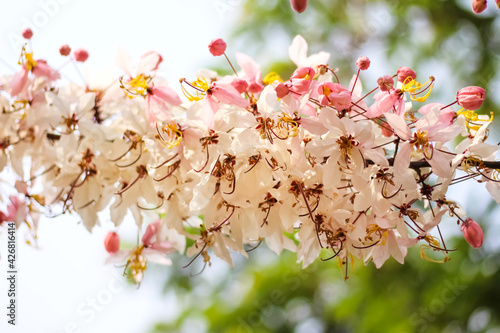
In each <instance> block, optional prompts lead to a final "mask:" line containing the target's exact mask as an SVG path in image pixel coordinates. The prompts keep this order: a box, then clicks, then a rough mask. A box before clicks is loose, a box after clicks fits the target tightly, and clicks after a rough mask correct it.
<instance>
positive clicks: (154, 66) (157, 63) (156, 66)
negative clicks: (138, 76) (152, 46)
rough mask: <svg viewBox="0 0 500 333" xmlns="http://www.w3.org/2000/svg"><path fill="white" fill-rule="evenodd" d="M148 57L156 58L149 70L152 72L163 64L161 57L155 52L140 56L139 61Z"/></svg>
mask: <svg viewBox="0 0 500 333" xmlns="http://www.w3.org/2000/svg"><path fill="white" fill-rule="evenodd" d="M148 56H156V59H157V61H156V63H155V64H154V65H153V68H151V70H152V71H155V70H157V69H158V66H160V64H161V63H162V62H163V57H162V56H161V54H159V53H158V52H156V51H149V52H146V53H144V54H143V55H142V57H141V59H144V58H145V57H148Z"/></svg>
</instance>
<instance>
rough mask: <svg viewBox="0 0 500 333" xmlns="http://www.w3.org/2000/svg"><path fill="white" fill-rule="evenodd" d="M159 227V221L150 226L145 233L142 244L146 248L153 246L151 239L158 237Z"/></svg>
mask: <svg viewBox="0 0 500 333" xmlns="http://www.w3.org/2000/svg"><path fill="white" fill-rule="evenodd" d="M159 227H160V221H159V220H158V221H156V222H153V223H151V224H149V225H148V226H147V228H146V232H144V235H143V236H142V244H144V245H145V246H151V244H153V242H152V241H151V239H152V238H153V237H155V236H156V234H157V233H158V229H159Z"/></svg>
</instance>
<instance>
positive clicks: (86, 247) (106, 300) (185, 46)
mask: <svg viewBox="0 0 500 333" xmlns="http://www.w3.org/2000/svg"><path fill="white" fill-rule="evenodd" d="M240 4H241V1H239V0H213V1H207V0H190V1H187V0H184V1H179V0H149V1H131V0H122V1H97V0H87V1H77V0H40V1H33V0H22V1H10V0H0V75H4V74H10V73H13V71H14V70H17V69H18V66H17V60H18V57H19V54H20V45H19V44H18V45H16V40H19V38H20V33H21V31H22V29H23V28H24V27H25V26H30V27H31V28H32V30H33V31H34V37H33V39H32V42H33V49H34V53H35V56H36V57H37V58H45V59H48V60H49V64H51V65H52V66H54V67H55V68H59V67H60V66H61V65H63V64H64V62H65V59H63V57H61V56H60V55H59V52H58V49H59V46H61V45H63V44H69V45H70V46H71V47H72V48H80V47H82V48H86V49H87V50H88V51H89V54H90V58H89V60H88V62H87V63H86V64H85V65H84V66H83V67H84V68H87V69H91V70H92V72H93V73H95V72H97V71H99V70H103V69H105V68H106V67H107V66H108V65H110V64H112V63H113V62H114V60H115V57H116V52H117V49H118V48H119V47H121V48H123V49H125V50H126V51H128V52H129V53H130V54H131V55H132V58H133V59H134V60H137V59H138V58H139V57H140V56H141V55H142V54H144V53H145V52H147V51H150V50H155V51H157V52H159V53H160V54H162V55H163V58H164V62H163V64H162V66H161V68H160V69H161V71H162V72H161V73H160V75H161V76H163V77H166V78H167V79H168V80H169V82H170V83H171V85H172V86H175V85H176V84H177V80H178V79H179V78H180V77H192V76H194V75H195V71H196V70H197V69H199V68H200V67H201V66H204V65H207V64H211V63H212V64H215V63H217V61H218V59H217V60H214V59H213V57H212V56H211V55H210V53H209V52H208V49H207V45H208V43H209V42H210V40H212V39H214V38H218V37H222V38H227V36H228V35H229V31H230V29H229V27H230V26H231V24H232V23H234V22H233V21H234V20H235V17H236V16H237V14H238V12H239V10H240V8H239V6H240ZM219 64H221V63H219ZM64 70H65V71H66V73H67V75H69V76H70V77H71V78H72V79H73V80H75V82H77V83H79V84H81V81H78V80H80V78H79V76H77V75H76V72H74V69H73V68H65V69H64ZM84 70H85V69H84ZM72 71H73V73H72ZM41 222H42V223H41V224H40V230H39V239H40V247H41V249H39V250H35V249H33V248H30V247H29V246H27V245H25V244H24V240H23V233H24V231H23V230H21V231H20V232H18V236H17V237H18V249H17V255H18V258H17V259H18V260H17V266H18V281H17V283H18V284H17V291H18V294H19V296H18V298H17V305H18V309H17V323H18V324H17V325H16V326H15V327H12V326H10V325H7V324H6V322H7V318H6V310H5V308H6V306H7V303H6V302H7V295H6V294H7V285H6V277H5V272H6V266H5V265H6V261H5V259H6V256H5V255H4V254H5V251H6V246H7V244H6V235H5V233H3V232H2V235H1V236H0V253H2V257H1V259H0V309H1V310H0V332H13V333H14V332H23V333H25V332H37V333H46V332H47V333H69V332H75V333H76V332H78V333H100V332H120V333H143V332H149V330H150V329H151V327H152V325H153V324H154V323H155V322H158V321H162V320H164V319H166V318H169V317H170V318H172V317H173V316H175V315H176V314H177V313H178V309H179V306H180V304H175V303H173V299H172V297H162V289H163V283H164V281H165V273H163V272H161V271H160V272H159V273H158V274H154V272H151V273H150V272H149V271H148V274H146V277H145V279H144V281H143V285H142V286H141V288H140V289H139V290H136V289H135V288H133V287H131V286H129V285H126V286H124V282H125V279H124V278H123V277H122V276H121V270H120V269H118V268H114V267H113V266H112V265H104V260H105V259H106V257H107V253H106V252H105V250H104V248H103V245H102V240H103V239H104V236H105V234H106V232H107V231H108V230H111V229H113V225H112V224H111V223H109V222H106V219H105V218H104V219H103V221H102V222H103V223H104V226H103V227H102V228H95V229H94V233H93V234H89V233H88V232H87V231H86V230H85V229H84V228H83V226H82V225H81V224H77V219H76V218H71V217H67V216H64V217H61V218H57V219H43V220H42V221H41ZM120 233H122V229H120ZM129 233H130V234H133V233H134V228H133V226H130V227H129ZM221 269H222V271H225V269H224V267H221ZM93 302H95V304H94V303H93ZM192 328H193V327H191V329H192Z"/></svg>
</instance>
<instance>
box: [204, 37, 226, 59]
mask: <svg viewBox="0 0 500 333" xmlns="http://www.w3.org/2000/svg"><path fill="white" fill-rule="evenodd" d="M226 47H227V45H226V42H224V40H222V39H221V38H218V39H214V40H212V41H211V42H210V44H208V50H209V51H210V53H212V55H213V56H214V57H217V56H221V55H223V54H224V52H226Z"/></svg>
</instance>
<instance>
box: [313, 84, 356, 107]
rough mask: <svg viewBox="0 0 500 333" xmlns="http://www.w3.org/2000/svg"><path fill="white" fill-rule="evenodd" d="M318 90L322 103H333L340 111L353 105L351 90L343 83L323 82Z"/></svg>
mask: <svg viewBox="0 0 500 333" xmlns="http://www.w3.org/2000/svg"><path fill="white" fill-rule="evenodd" d="M317 92H318V94H319V95H320V97H319V102H320V104H321V105H333V106H334V107H335V109H337V110H338V111H341V110H346V109H348V108H349V107H350V106H351V92H350V91H349V90H347V88H346V87H344V86H343V85H341V84H338V83H333V82H325V83H321V84H320V85H319V86H318V88H317Z"/></svg>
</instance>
